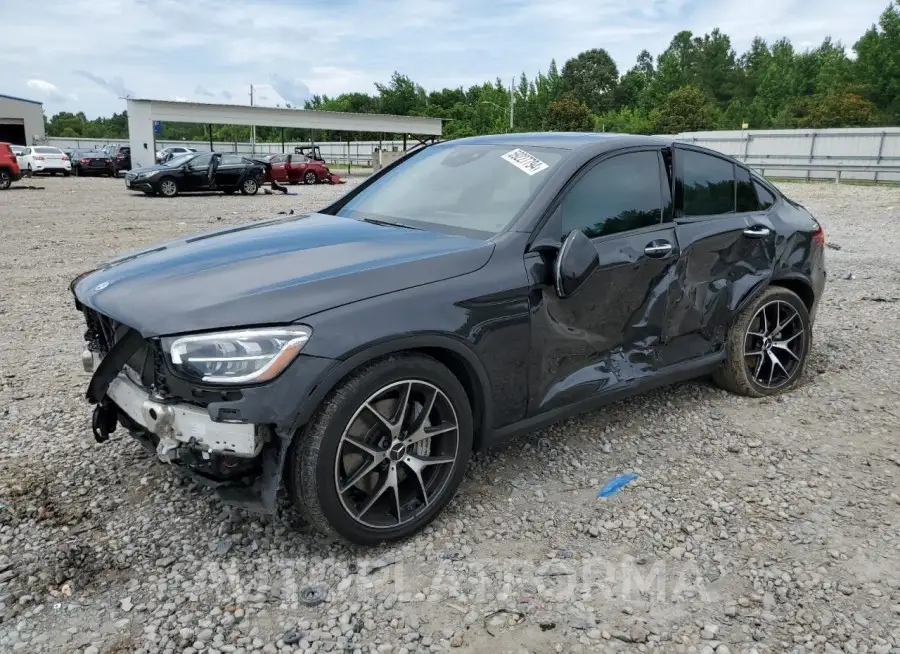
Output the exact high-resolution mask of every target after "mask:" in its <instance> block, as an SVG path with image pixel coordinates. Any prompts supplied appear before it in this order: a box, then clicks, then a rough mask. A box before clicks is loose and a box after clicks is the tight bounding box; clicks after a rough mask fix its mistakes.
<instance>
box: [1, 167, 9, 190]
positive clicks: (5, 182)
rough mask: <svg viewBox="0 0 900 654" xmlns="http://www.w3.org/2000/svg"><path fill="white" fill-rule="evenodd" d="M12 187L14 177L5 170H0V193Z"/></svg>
mask: <svg viewBox="0 0 900 654" xmlns="http://www.w3.org/2000/svg"><path fill="white" fill-rule="evenodd" d="M11 185H12V175H10V174H9V173H8V172H6V171H5V170H0V191H5V190H6V189H8V188H9V187H10V186H11Z"/></svg>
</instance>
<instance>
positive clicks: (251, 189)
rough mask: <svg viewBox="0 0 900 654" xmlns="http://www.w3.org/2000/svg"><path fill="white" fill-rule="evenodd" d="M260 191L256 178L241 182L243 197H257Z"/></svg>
mask: <svg viewBox="0 0 900 654" xmlns="http://www.w3.org/2000/svg"><path fill="white" fill-rule="evenodd" d="M258 190H259V182H257V181H256V178H254V177H248V178H247V179H245V180H244V181H243V182H241V193H242V194H243V195H256V192H257V191H258Z"/></svg>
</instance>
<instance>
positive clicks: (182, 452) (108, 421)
mask: <svg viewBox="0 0 900 654" xmlns="http://www.w3.org/2000/svg"><path fill="white" fill-rule="evenodd" d="M81 360H82V365H83V367H84V369H85V372H88V373H94V372H95V371H96V369H97V366H98V365H99V363H100V361H101V360H102V357H100V356H99V355H98V353H96V352H92V351H90V350H85V351H84V352H83V353H82V355H81ZM92 424H93V431H94V437H95V439H96V440H97V441H98V442H104V441H106V440H108V438H109V434H110V433H111V432H113V431H115V430H116V428H117V426H118V425H122V426H123V427H124V428H125V429H127V430H128V432H129V433H130V434H131V435H132V436H133V437H134V438H135V439H137V440H138V441H139V442H140V443H141V444H142V445H143V446H144V447H146V448H147V449H148V450H150V451H151V452H153V453H155V454H156V456H157V457H158V458H159V459H160V461H162V462H164V463H169V464H173V467H175V468H176V469H177V470H179V471H180V472H181V473H182V474H184V475H186V476H187V477H188V478H190V479H191V480H192V481H194V482H196V483H198V484H200V485H203V486H206V487H209V488H213V489H215V490H216V492H217V493H218V494H219V496H220V497H221V498H222V499H223V500H224V501H226V502H227V503H229V504H233V505H237V506H241V507H243V508H247V509H250V510H258V511H263V512H272V511H273V510H274V508H275V495H276V492H277V489H278V485H279V484H280V480H281V470H282V466H283V463H284V458H285V456H286V453H287V448H288V446H289V444H290V439H289V438H287V437H284V436H285V435H282V437H279V434H278V433H276V429H275V428H274V426H273V425H258V424H252V423H247V422H217V421H214V420H213V419H212V418H211V417H210V414H209V411H208V410H207V409H206V408H204V407H200V406H196V405H193V404H188V403H185V402H179V401H175V400H172V399H165V398H160V397H155V396H153V395H152V394H151V393H150V392H149V391H148V390H147V389H145V388H144V387H142V386H140V385H139V384H138V383H136V382H135V381H133V380H132V379H131V378H130V377H129V375H128V371H127V369H125V370H122V371H120V372H119V373H118V375H117V376H116V377H115V378H113V379H112V380H111V381H110V383H109V386H108V388H107V390H106V394H105V397H104V398H103V400H102V401H101V402H99V403H98V404H97V405H96V407H95V408H94V416H93V421H92Z"/></svg>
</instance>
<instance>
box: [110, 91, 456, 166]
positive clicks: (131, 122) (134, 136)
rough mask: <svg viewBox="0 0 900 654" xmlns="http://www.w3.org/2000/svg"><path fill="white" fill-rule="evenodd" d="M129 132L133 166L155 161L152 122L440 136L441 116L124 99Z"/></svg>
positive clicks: (148, 164)
mask: <svg viewBox="0 0 900 654" xmlns="http://www.w3.org/2000/svg"><path fill="white" fill-rule="evenodd" d="M126 101H127V105H128V136H129V140H130V142H131V165H132V167H133V168H139V167H141V166H151V165H153V164H154V163H155V157H156V150H155V148H154V135H153V134H154V133H153V123H154V121H168V122H178V123H201V124H205V125H256V126H257V127H263V126H264V127H300V128H304V129H330V130H340V131H345V132H385V133H390V134H409V135H417V136H440V135H441V119H440V118H426V117H423V116H391V115H387V114H351V113H341V112H336V111H311V110H308V109H281V108H276V107H257V106H250V105H238V104H211V103H204V102H173V101H170V100H152V99H145V98H126Z"/></svg>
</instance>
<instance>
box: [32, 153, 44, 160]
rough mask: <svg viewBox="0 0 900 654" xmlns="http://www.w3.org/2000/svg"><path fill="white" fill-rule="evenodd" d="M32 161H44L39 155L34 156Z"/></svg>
mask: <svg viewBox="0 0 900 654" xmlns="http://www.w3.org/2000/svg"><path fill="white" fill-rule="evenodd" d="M34 159H35V161H43V160H44V158H43V157H42V156H41V155H39V154H37V155H35V156H34Z"/></svg>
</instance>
